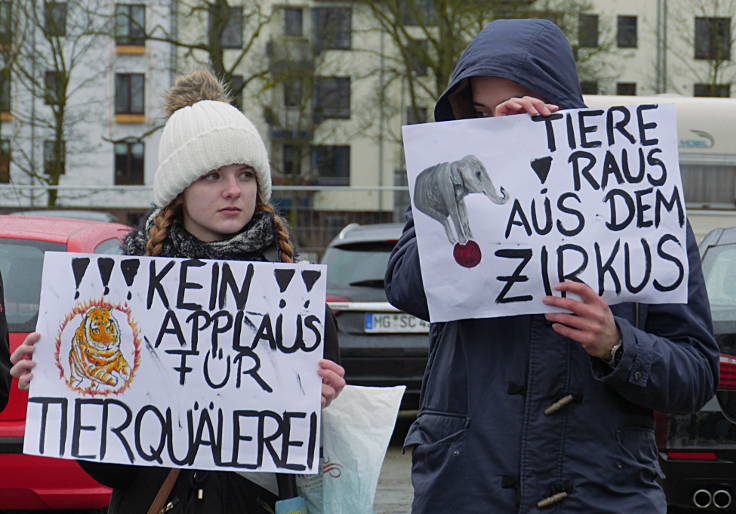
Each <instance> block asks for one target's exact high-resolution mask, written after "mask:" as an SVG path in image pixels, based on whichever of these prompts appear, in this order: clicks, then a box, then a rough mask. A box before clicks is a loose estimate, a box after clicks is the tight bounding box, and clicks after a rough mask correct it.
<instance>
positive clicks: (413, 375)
mask: <svg viewBox="0 0 736 514" xmlns="http://www.w3.org/2000/svg"><path fill="white" fill-rule="evenodd" d="M402 227H403V225H402V224H400V223H390V224H377V225H358V224H355V223H353V224H350V225H348V226H347V227H345V228H344V229H342V231H341V232H340V233H339V234H338V235H337V237H335V239H333V240H332V241H331V242H330V244H329V245H328V246H327V250H326V251H325V254H324V257H323V258H322V263H323V264H327V302H328V304H329V305H330V307H331V308H332V310H333V312H334V313H335V316H336V319H337V325H338V333H339V336H340V356H341V359H342V365H343V366H344V367H345V375H346V378H347V380H348V383H350V384H356V385H366V386H392V385H399V384H404V385H406V393H405V394H404V398H403V402H402V406H401V408H402V409H403V410H416V409H418V408H419V390H420V388H421V383H422V375H423V374H424V366H425V364H426V362H427V350H428V337H427V334H428V333H429V323H427V322H426V321H423V320H420V319H418V318H416V317H414V316H412V315H410V314H407V313H405V312H401V311H399V310H398V309H396V308H395V307H393V306H392V305H391V304H389V303H388V301H387V300H386V294H385V293H384V291H383V276H384V274H385V273H386V265H387V263H388V257H389V254H390V253H391V250H392V249H393V247H394V245H395V244H396V241H397V240H398V239H399V236H400V235H401V229H402Z"/></svg>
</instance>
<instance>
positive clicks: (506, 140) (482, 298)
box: [403, 104, 689, 321]
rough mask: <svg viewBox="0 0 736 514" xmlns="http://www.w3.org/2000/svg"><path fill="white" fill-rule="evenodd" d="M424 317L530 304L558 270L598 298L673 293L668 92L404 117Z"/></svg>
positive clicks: (487, 313) (675, 238) (676, 291)
mask: <svg viewBox="0 0 736 514" xmlns="http://www.w3.org/2000/svg"><path fill="white" fill-rule="evenodd" d="M403 134H404V147H405V154H406V164H407V173H408V179H409V190H410V194H411V200H412V212H413V215H414V221H415V226H416V232H417V240H418V245H419V257H420V264H421V270H422V277H423V280H424V288H425V291H426V293H427V302H428V306H429V314H430V318H431V320H432V321H450V320H456V319H466V318H485V317H495V316H509V315H517V314H534V313H543V312H550V311H554V310H556V309H555V308H551V307H548V306H546V305H544V304H543V303H542V298H543V297H544V296H547V295H560V293H559V292H556V291H555V290H554V289H553V288H554V285H555V284H557V283H559V282H562V281H564V280H578V281H582V282H585V283H586V284H588V285H589V286H590V287H591V288H593V290H594V291H595V292H596V293H598V294H599V295H601V296H602V297H603V299H604V300H606V301H607V302H608V303H609V304H615V303H619V302H624V301H639V302H646V303H684V302H686V299H687V276H688V272H689V269H688V261H687V254H686V248H685V246H686V244H685V237H686V213H685V199H684V196H683V192H682V184H681V180H680V170H679V165H678V156H677V128H676V120H675V109H674V106H673V105H669V104H662V105H656V104H651V105H638V106H616V107H611V108H609V109H571V110H564V111H560V112H557V113H554V114H552V115H551V116H547V117H542V116H529V115H526V114H522V115H516V116H507V117H499V118H484V119H473V120H457V121H450V122H443V123H428V124H422V125H410V126H405V127H403Z"/></svg>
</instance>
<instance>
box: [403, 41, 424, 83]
mask: <svg viewBox="0 0 736 514" xmlns="http://www.w3.org/2000/svg"><path fill="white" fill-rule="evenodd" d="M411 43H412V44H410V45H409V48H408V50H409V56H408V61H409V62H408V63H407V65H408V68H409V70H411V71H412V72H414V74H415V75H416V76H417V77H425V76H426V75H427V59H426V57H425V56H426V55H427V49H428V47H429V45H428V42H427V40H426V39H414V40H412V42H411Z"/></svg>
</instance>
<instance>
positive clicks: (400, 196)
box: [0, 0, 736, 247]
mask: <svg viewBox="0 0 736 514" xmlns="http://www.w3.org/2000/svg"><path fill="white" fill-rule="evenodd" d="M449 3H450V4H452V2H449ZM498 3H499V5H500V6H505V8H507V7H508V4H509V2H498ZM488 4H489V5H491V4H494V2H489V3H488ZM516 4H520V5H522V4H523V7H524V8H526V9H527V11H525V12H526V13H527V14H529V15H539V16H545V17H550V18H552V19H553V20H555V21H557V22H558V23H559V24H560V25H561V26H563V29H564V30H565V31H566V32H567V34H568V37H569V38H570V40H571V43H572V44H573V47H574V49H575V52H576V54H577V56H578V60H579V69H580V74H581V79H582V86H583V89H584V92H585V93H587V94H618V95H653V94H663V93H664V94H667V93H670V94H679V95H685V96H725V97H728V96H731V94H732V82H733V78H734V74H736V67H735V66H734V64H733V61H732V59H731V47H732V33H733V28H732V27H733V24H734V21H736V1H726V0H652V1H649V2H641V1H638V0H619V1H618V2H608V1H604V0H591V1H588V2H584V3H583V2H580V1H579V0H569V1H566V0H556V1H555V0H548V1H546V2H541V1H540V2H534V1H532V2H529V1H526V0H525V1H522V2H516ZM376 5H378V3H376V2H370V1H367V0H366V1H333V0H330V1H327V0H322V1H320V0H304V1H293V0H282V1H280V2H276V1H271V0H267V1H262V2H254V1H251V0H178V1H173V0H146V1H143V0H127V1H121V2H115V1H113V0H66V1H61V0H59V1H37V0H29V2H20V1H18V0H2V1H0V55H2V57H3V59H4V68H5V71H3V72H2V75H1V76H0V209H2V210H3V211H5V212H8V211H12V210H18V209H24V208H30V207H35V208H38V207H44V206H48V205H52V204H54V205H56V206H59V207H83V208H95V209H105V210H110V211H113V212H116V213H118V214H119V217H120V219H121V221H128V222H133V221H135V219H136V218H137V216H139V215H140V214H141V213H142V212H145V210H146V209H148V208H149V207H150V198H151V192H150V185H151V184H152V179H153V174H154V171H155V167H156V163H157V153H158V138H159V137H160V132H161V130H160V129H161V127H162V125H163V123H164V121H165V118H164V113H163V111H162V106H163V93H164V91H165V90H166V89H167V88H168V87H169V86H170V85H171V84H172V83H173V80H174V79H175V77H176V75H177V74H180V73H185V72H187V71H190V70H192V69H195V68H197V67H201V66H204V65H209V66H211V67H213V68H214V69H215V70H216V71H218V73H219V74H220V75H222V76H223V77H224V78H225V79H226V81H227V82H228V83H229V85H230V88H231V90H232V91H233V93H234V95H233V96H234V97H235V98H234V101H235V103H236V105H238V106H239V107H240V108H242V109H243V110H244V112H245V113H246V114H247V115H248V117H249V118H251V119H252V120H253V122H254V123H255V124H256V125H257V126H258V127H259V129H260V131H261V134H262V135H263V137H264V140H265V141H266V142H267V145H268V146H269V148H270V152H271V160H272V167H273V175H274V184H275V185H276V188H275V189H276V193H275V198H276V201H277V203H278V205H279V207H280V208H281V210H282V212H283V213H284V214H285V215H286V216H287V217H289V219H290V221H291V223H292V225H293V227H294V228H295V230H296V232H297V233H299V234H301V235H300V237H301V238H302V244H304V245H305V246H307V247H312V246H314V247H318V246H319V245H321V244H323V243H324V239H325V238H326V237H328V236H329V235H330V234H334V233H336V232H337V231H338V230H339V229H340V228H341V227H342V226H343V225H344V224H345V223H346V222H348V221H358V222H378V221H389V220H392V219H394V218H396V217H397V216H398V215H399V214H400V213H401V212H402V211H403V207H404V206H405V205H406V204H407V203H408V195H407V194H406V192H405V191H395V190H393V189H392V188H394V187H395V186H402V185H403V184H405V177H404V173H403V153H402V147H401V137H400V136H401V126H402V125H403V124H407V123H415V122H423V121H431V112H432V106H433V100H434V97H436V95H437V94H438V92H439V91H440V90H441V88H442V87H443V86H444V84H445V83H446V81H447V79H448V76H447V75H448V74H449V72H448V71H447V69H445V68H442V67H441V66H439V65H436V64H437V61H439V60H440V56H439V55H438V54H439V53H441V52H440V51H439V50H438V47H434V46H432V45H433V44H435V43H436V41H435V40H439V41H440V45H442V44H443V43H442V40H441V38H440V35H441V33H442V30H441V27H442V23H443V22H444V18H442V16H443V14H446V13H441V12H438V11H437V9H436V8H435V6H434V4H433V2H432V0H407V1H404V2H400V1H394V2H392V1H387V2H382V3H381V5H384V6H387V7H381V8H380V9H383V10H380V9H379V10H376ZM458 5H460V4H458ZM389 6H393V7H389ZM394 7H395V12H393V14H394V18H393V19H391V18H390V17H389V14H391V13H390V12H389V11H391V9H392V8H394ZM477 14H478V13H474V14H473V13H471V15H477ZM481 14H482V15H483V16H485V17H488V18H489V19H491V18H493V17H494V16H501V15H504V14H507V15H510V14H509V13H505V12H504V11H503V10H502V9H501V7H499V6H496V9H495V10H494V9H490V8H489V9H488V10H487V12H483V13H481ZM463 28H467V30H468V32H467V37H470V34H471V32H472V30H475V29H472V28H471V27H463ZM435 36H436V37H435ZM402 41H403V43H402ZM462 44H463V41H459V42H458V41H452V42H449V41H448V42H447V43H446V45H445V46H446V47H452V48H451V50H452V51H455V52H456V53H457V52H459V50H461V49H462ZM458 45H460V46H458ZM455 47H457V48H458V50H454V48H455ZM433 59H434V60H433ZM444 60H448V59H444ZM449 60H450V61H452V60H453V59H449ZM439 75H443V76H439ZM733 93H734V94H736V92H733ZM735 153H736V152H735ZM723 172H724V173H725V174H726V175H727V174H729V173H730V174H731V175H732V176H736V167H733V166H732V167H731V168H730V169H725V170H723ZM732 180H733V179H732ZM57 184H58V187H57ZM336 187H337V188H340V189H339V190H335V189H325V188H336ZM686 194H687V192H686ZM721 207H722V206H721ZM732 207H733V206H731V208H732ZM315 226H319V227H323V228H324V230H322V231H321V232H320V233H319V234H314V235H305V234H306V232H304V230H306V227H315ZM300 228H301V229H302V231H301V232H300Z"/></svg>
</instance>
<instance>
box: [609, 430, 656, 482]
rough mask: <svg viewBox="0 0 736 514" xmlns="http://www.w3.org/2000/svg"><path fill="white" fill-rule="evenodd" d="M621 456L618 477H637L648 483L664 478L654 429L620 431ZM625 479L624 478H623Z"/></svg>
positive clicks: (618, 437)
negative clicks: (633, 475)
mask: <svg viewBox="0 0 736 514" xmlns="http://www.w3.org/2000/svg"><path fill="white" fill-rule="evenodd" d="M616 436H617V439H618V444H619V456H618V459H617V462H616V467H617V468H618V470H619V472H620V473H617V475H619V476H621V475H623V476H627V477H630V476H631V475H632V474H635V475H637V476H638V477H639V478H640V479H642V480H644V481H645V482H647V483H651V482H654V481H655V480H656V479H657V478H664V473H663V472H662V468H661V467H660V466H659V457H658V454H657V444H656V441H655V438H654V429H652V428H646V427H624V428H621V429H619V430H618V432H617V434H616ZM622 478H623V477H622Z"/></svg>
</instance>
